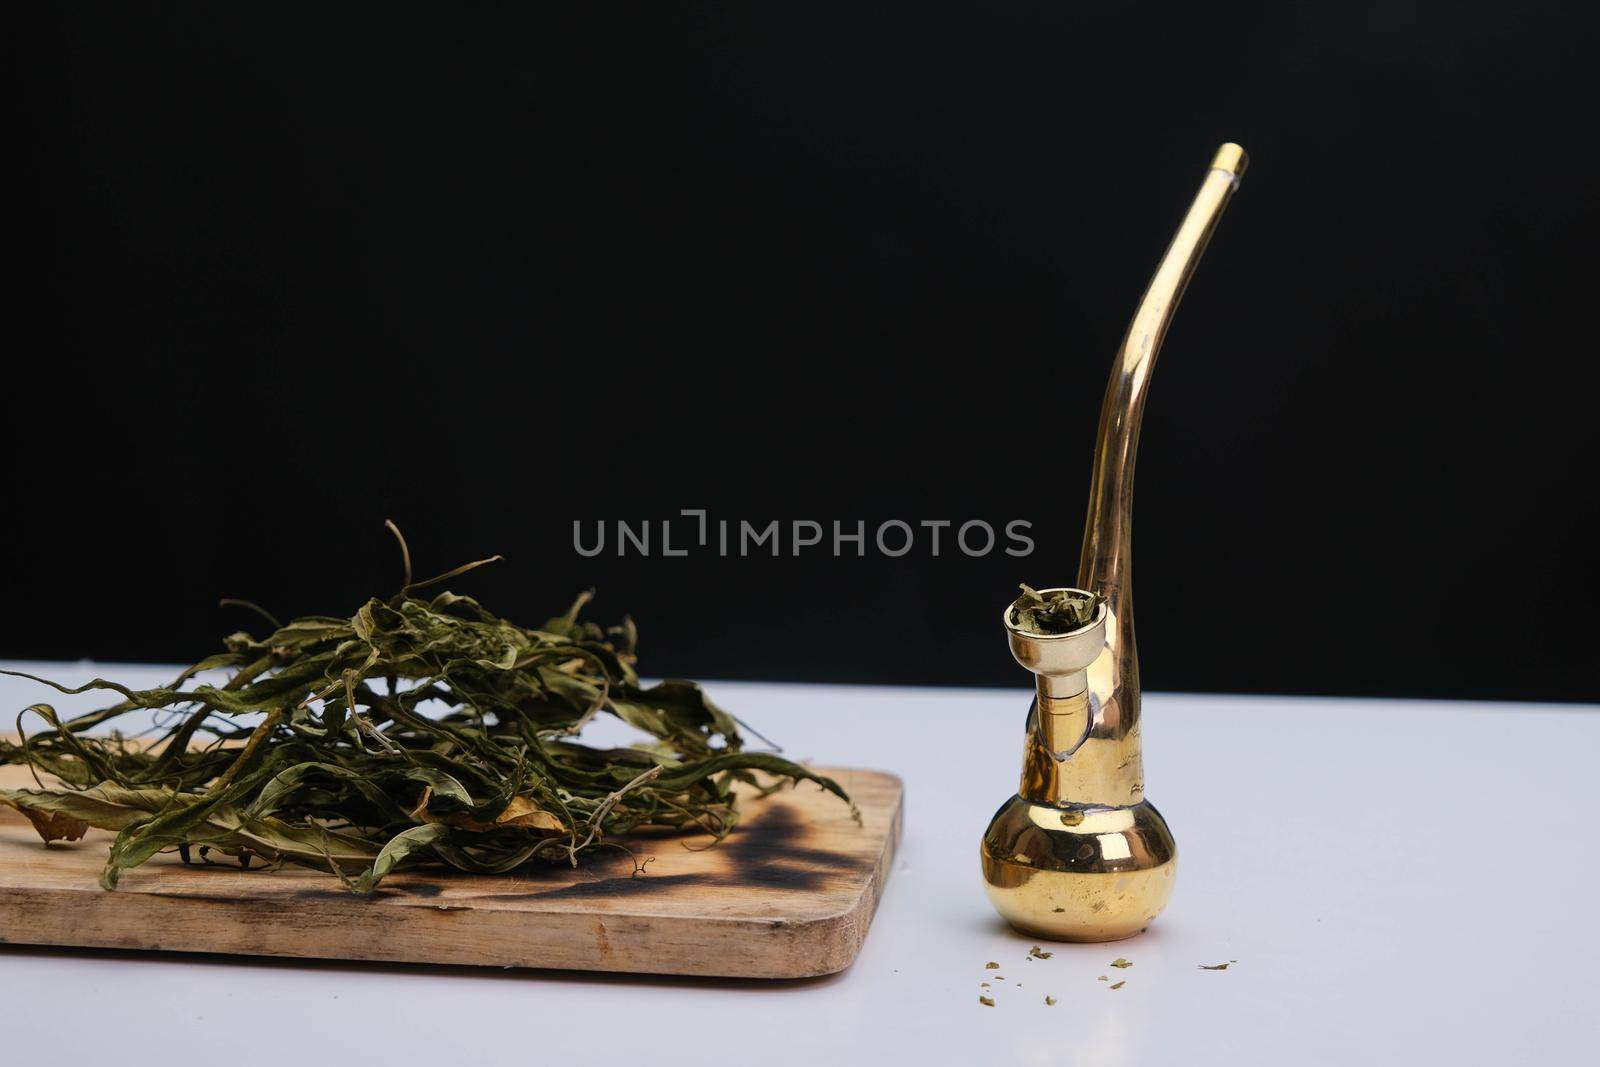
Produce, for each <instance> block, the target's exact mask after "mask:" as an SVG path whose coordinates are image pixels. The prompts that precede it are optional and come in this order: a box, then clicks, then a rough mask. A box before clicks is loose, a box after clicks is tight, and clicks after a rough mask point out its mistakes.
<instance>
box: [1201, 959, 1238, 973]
mask: <svg viewBox="0 0 1600 1067" xmlns="http://www.w3.org/2000/svg"><path fill="white" fill-rule="evenodd" d="M1234 962H1237V961H1235V960H1229V961H1228V963H1234ZM1228 963H1202V964H1201V965H1200V969H1201V970H1202V971H1225V970H1227V969H1228Z"/></svg>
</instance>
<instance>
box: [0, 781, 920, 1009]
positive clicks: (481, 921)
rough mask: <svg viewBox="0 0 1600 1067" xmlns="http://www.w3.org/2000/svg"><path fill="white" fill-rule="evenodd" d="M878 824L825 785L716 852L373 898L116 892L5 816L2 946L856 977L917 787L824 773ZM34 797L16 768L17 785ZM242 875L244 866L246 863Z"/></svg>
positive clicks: (146, 880) (679, 845)
mask: <svg viewBox="0 0 1600 1067" xmlns="http://www.w3.org/2000/svg"><path fill="white" fill-rule="evenodd" d="M822 773H824V774H828V775H832V776H833V777H835V778H837V779H838V780H839V781H840V782H841V783H842V784H843V785H844V786H845V788H846V789H848V790H849V791H850V793H851V795H852V796H854V798H855V800H856V803H857V804H858V805H859V807H860V809H861V815H862V825H860V826H858V825H856V823H855V822H854V821H853V820H852V819H851V818H850V816H849V813H848V811H847V810H846V808H845V806H844V805H843V804H842V803H840V802H839V800H838V799H837V798H835V797H832V796H829V795H828V794H825V793H823V792H822V791H821V790H819V789H817V788H816V787H815V786H811V785H802V786H801V787H800V788H797V789H791V790H785V791H783V792H781V793H778V794H776V795H774V796H771V797H768V798H765V799H758V800H751V801H748V802H747V803H746V805H745V813H744V821H743V824H742V825H741V827H740V828H739V829H738V830H736V831H735V832H734V833H733V835H732V836H730V837H729V838H728V839H727V840H725V841H723V842H722V843H721V844H719V845H716V846H715V847H711V848H705V847H702V846H704V845H705V844H706V843H707V839H706V838H704V837H700V838H694V837H685V836H682V835H660V836H637V837H633V838H630V839H628V840H627V841H626V844H627V845H628V847H629V848H631V849H632V850H633V851H634V852H635V853H636V854H637V855H638V856H639V858H640V859H641V860H642V859H645V858H647V857H653V859H651V860H650V862H649V863H648V865H647V867H646V873H645V874H643V875H639V876H637V877H636V876H634V875H633V873H632V872H633V870H634V865H633V862H632V861H631V860H630V859H628V857H626V856H624V855H621V854H602V855H600V856H595V857H589V858H586V859H585V860H583V861H582V862H581V863H580V866H579V867H578V868H577V869H573V868H571V867H566V866H538V867H533V868H529V869H526V870H524V871H521V872H518V873H516V874H512V875H469V874H460V873H456V872H446V871H444V870H436V869H427V868H424V869H420V870H416V871H409V872H403V873H401V874H397V875H392V876H391V877H390V878H388V879H386V880H385V881H384V883H383V885H382V886H381V887H380V889H379V891H378V892H377V893H376V894H374V895H373V896H371V897H364V898H363V897H356V896H353V895H351V894H350V893H348V892H347V891H345V890H344V889H343V888H342V887H341V886H340V885H339V883H338V881H337V880H336V879H334V878H333V877H331V876H329V875H325V874H321V873H319V872H316V871H312V870H308V869H305V868H300V867H294V866H288V867H284V868H282V869H279V870H271V871H268V870H257V871H242V870H240V869H238V868H237V867H236V866H232V865H229V866H204V865H185V864H184V863H182V862H181V861H180V860H179V859H178V857H177V856H176V855H173V854H163V855H160V856H157V857H156V858H155V859H153V860H151V861H150V862H149V863H147V864H145V865H144V866H143V867H139V868H137V869H135V870H133V871H129V872H128V873H126V874H125V875H124V876H123V878H122V884H121V886H120V887H119V888H118V889H116V890H115V891H112V892H107V891H105V890H102V889H101V888H100V887H99V885H98V882H97V879H98V878H99V876H100V870H101V867H102V866H103V864H104V862H105V855H106V848H107V846H108V845H109V843H110V841H111V838H112V835H111V834H109V833H104V832H102V831H98V830H91V831H90V832H89V834H88V836H87V837H85V838H84V839H83V840H81V841H76V842H70V843H68V842H60V841H58V842H55V843H53V844H50V845H48V846H47V845H44V844H42V843H41V842H40V840H39V838H38V835H37V834H35V833H34V831H33V828H32V827H31V826H30V825H29V824H28V822H27V820H26V819H24V818H23V817H22V816H21V815H20V814H18V813H17V812H16V811H14V810H12V809H10V808H0V943H4V942H10V943H15V944H32V945H74V946H81V947H89V948H113V949H146V950H149V949H162V950H169V951H178V952H220V953H233V954H243V955H262V956H299V957H308V958H321V959H343V960H385V961H399V962H411V963H442V964H468V965H475V966H486V967H554V968H569V969H578V970H590V971H626V972H634V973H649V974H691V975H701V976H726V977H742V978H803V977H811V976H815V975H822V974H830V973H832V972H835V971H840V970H843V969H844V968H846V967H848V966H849V965H850V963H851V962H852V961H853V960H854V959H855V957H856V953H857V951H858V950H859V949H860V947H861V942H862V940H863V939H864V938H865V937H866V934H867V927H868V926H869V925H870V923H871V922H872V916H873V913H874V911H875V910H876V908H877V904H878V898H879V896H880V895H881V894H882V892H883V885H884V880H885V879H886V878H887V877H888V876H889V871H890V869H891V866H892V862H893V858H894V850H895V846H896V844H897V843H898V841H899V837H900V824H901V792H902V790H901V783H900V780H899V779H898V778H896V777H895V776H893V775H891V774H885V773H883V772H881V771H867V770H849V769H845V770H839V769H832V770H829V769H824V770H823V772H822ZM25 784H31V782H29V781H28V779H27V771H26V770H25V769H24V768H19V767H0V785H5V786H10V787H22V786H24V785H25ZM230 864H231V861H230Z"/></svg>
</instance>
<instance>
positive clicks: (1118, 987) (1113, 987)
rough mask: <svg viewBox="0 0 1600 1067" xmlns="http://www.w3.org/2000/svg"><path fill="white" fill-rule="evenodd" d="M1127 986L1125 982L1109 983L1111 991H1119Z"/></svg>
mask: <svg viewBox="0 0 1600 1067" xmlns="http://www.w3.org/2000/svg"><path fill="white" fill-rule="evenodd" d="M1127 984H1128V983H1127V982H1112V983H1111V988H1112V989H1121V988H1122V987H1123V986H1125V985H1127Z"/></svg>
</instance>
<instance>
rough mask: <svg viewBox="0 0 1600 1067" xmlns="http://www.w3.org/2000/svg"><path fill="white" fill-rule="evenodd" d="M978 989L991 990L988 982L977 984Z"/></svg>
mask: <svg viewBox="0 0 1600 1067" xmlns="http://www.w3.org/2000/svg"><path fill="white" fill-rule="evenodd" d="M978 988H979V989H991V988H993V987H992V986H990V985H989V983H988V982H979V983H978Z"/></svg>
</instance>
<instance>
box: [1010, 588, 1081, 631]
mask: <svg viewBox="0 0 1600 1067" xmlns="http://www.w3.org/2000/svg"><path fill="white" fill-rule="evenodd" d="M1100 601H1101V596H1100V594H1098V593H1080V592H1078V591H1077V590H1074V589H1051V590H1049V591H1047V592H1044V593H1040V592H1038V591H1036V590H1034V589H1033V588H1031V587H1030V586H1027V585H1024V586H1022V595H1021V596H1019V597H1018V598H1017V599H1016V600H1015V601H1013V602H1012V604H1011V624H1012V625H1013V626H1015V627H1016V628H1017V629H1019V630H1026V631H1027V632H1029V633H1034V634H1045V635H1055V634H1066V633H1071V632H1072V631H1073V630H1081V629H1083V627H1085V626H1088V625H1089V624H1090V623H1091V622H1093V621H1094V615H1095V611H1096V609H1098V608H1099V607H1100Z"/></svg>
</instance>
